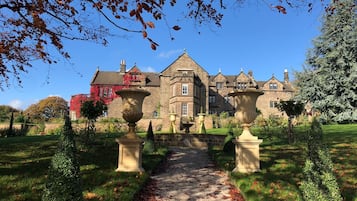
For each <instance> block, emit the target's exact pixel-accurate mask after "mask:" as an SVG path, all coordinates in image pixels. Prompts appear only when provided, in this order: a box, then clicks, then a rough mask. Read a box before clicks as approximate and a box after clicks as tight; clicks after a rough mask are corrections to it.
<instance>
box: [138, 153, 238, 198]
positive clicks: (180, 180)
mask: <svg viewBox="0 0 357 201" xmlns="http://www.w3.org/2000/svg"><path fill="white" fill-rule="evenodd" d="M170 150H171V151H172V154H171V155H170V157H169V158H168V161H167V163H166V164H165V168H164V170H163V171H161V172H160V173H158V174H156V175H154V176H152V177H151V182H150V184H149V186H148V189H146V190H145V192H146V195H145V192H144V194H143V195H142V196H141V197H142V198H143V197H145V199H142V200H147V201H200V200H202V201H216V200H223V201H224V200H227V201H231V200H234V201H242V200H244V199H243V198H242V196H241V195H240V194H239V191H237V189H236V188H234V187H233V185H231V184H230V183H229V181H228V179H229V178H228V176H227V175H226V174H225V173H224V172H222V171H219V170H217V169H216V168H215V166H214V164H213V163H212V161H211V160H210V159H209V156H208V154H207V150H202V149H193V148H187V147H180V148H178V147H173V148H171V149H170Z"/></svg>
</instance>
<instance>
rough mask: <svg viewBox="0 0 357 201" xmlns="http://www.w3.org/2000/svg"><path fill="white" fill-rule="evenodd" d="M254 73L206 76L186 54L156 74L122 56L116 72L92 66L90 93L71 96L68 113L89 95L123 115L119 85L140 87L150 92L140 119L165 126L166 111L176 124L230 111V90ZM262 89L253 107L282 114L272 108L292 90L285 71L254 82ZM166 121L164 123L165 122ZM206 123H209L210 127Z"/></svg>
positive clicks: (265, 113) (110, 114)
mask: <svg viewBox="0 0 357 201" xmlns="http://www.w3.org/2000/svg"><path fill="white" fill-rule="evenodd" d="M252 77H253V73H252V72H251V71H250V72H248V74H245V73H244V72H240V73H239V74H238V75H223V74H222V73H221V72H218V74H216V75H209V74H208V72H207V71H206V70H205V69H204V68H203V67H202V66H200V65H199V64H198V63H196V62H195V61H194V60H193V59H192V58H191V57H190V56H189V55H188V53H187V52H184V53H183V54H181V55H180V56H179V57H178V58H177V59H176V60H175V61H173V62H172V63H171V64H170V65H169V66H167V67H166V68H165V69H164V70H162V71H161V72H160V73H154V72H142V71H141V70H140V69H139V68H138V67H137V66H136V65H134V66H133V67H132V68H130V69H129V70H127V69H126V64H125V61H124V60H122V61H121V63H120V68H119V70H118V71H110V72H108V71H100V70H99V69H97V70H96V72H95V73H94V76H93V78H92V81H91V83H90V95H87V94H77V95H73V96H72V98H71V100H70V115H71V118H72V119H73V120H75V119H77V118H79V117H80V105H81V103H82V102H83V101H85V100H87V99H92V100H102V101H104V102H105V103H106V104H107V106H108V111H107V112H106V115H107V116H108V117H117V118H121V98H120V97H119V96H118V95H117V94H116V93H115V91H118V90H120V89H122V88H129V87H140V88H142V89H145V90H147V91H149V92H150V93H151V95H150V96H147V97H146V98H145V100H144V103H143V113H144V115H143V119H150V120H153V121H155V120H156V123H157V124H160V123H161V125H162V127H165V128H166V127H168V125H169V120H168V119H169V114H170V113H176V114H177V122H178V121H180V119H182V118H190V119H194V118H195V117H197V114H198V113H200V112H204V113H206V114H220V113H222V112H227V113H228V114H230V115H233V114H234V112H235V105H234V104H235V103H234V101H233V97H230V96H228V93H229V92H230V91H232V90H234V89H244V88H246V87H247V85H248V83H249V81H250V78H252ZM255 82H256V83H257V84H258V87H259V88H260V89H262V90H263V91H264V95H261V96H260V97H259V98H258V100H257V108H258V109H259V110H260V111H261V113H262V115H263V116H264V117H269V116H270V115H276V116H281V115H284V114H283V113H282V112H280V111H279V110H278V109H277V108H276V104H277V103H278V102H279V101H280V100H288V99H290V98H291V97H292V96H293V95H294V92H295V89H294V87H293V85H292V84H291V83H290V81H289V75H288V72H287V70H285V71H284V80H283V81H279V80H277V79H276V78H275V77H274V76H272V77H271V78H270V79H269V80H267V81H255ZM166 120H167V121H166ZM208 127H209V126H208Z"/></svg>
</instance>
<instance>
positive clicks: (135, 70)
mask: <svg viewBox="0 0 357 201" xmlns="http://www.w3.org/2000/svg"><path fill="white" fill-rule="evenodd" d="M131 72H132V73H133V72H134V73H141V70H140V69H139V67H137V66H136V65H134V66H133V67H131V69H130V70H128V73H131Z"/></svg>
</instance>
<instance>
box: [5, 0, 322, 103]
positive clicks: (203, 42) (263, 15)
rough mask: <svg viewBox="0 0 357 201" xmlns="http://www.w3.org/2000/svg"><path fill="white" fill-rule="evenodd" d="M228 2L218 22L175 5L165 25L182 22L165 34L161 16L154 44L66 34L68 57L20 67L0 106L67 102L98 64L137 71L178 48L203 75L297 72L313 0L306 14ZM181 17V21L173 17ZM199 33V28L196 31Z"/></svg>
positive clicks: (158, 66) (161, 64) (127, 37)
mask: <svg viewBox="0 0 357 201" xmlns="http://www.w3.org/2000/svg"><path fill="white" fill-rule="evenodd" d="M252 2H255V3H246V4H244V5H242V6H241V7H239V6H233V8H229V9H227V10H226V11H225V12H224V18H223V21H222V27H221V28H217V27H216V26H214V25H208V26H196V25H195V23H194V22H193V21H192V20H188V19H184V18H182V17H180V13H181V11H180V9H179V7H178V8H175V9H176V10H174V11H172V12H171V11H170V13H173V16H174V17H175V18H168V21H169V23H170V26H171V25H172V26H173V25H176V24H178V25H180V26H181V27H182V29H181V30H180V31H178V32H171V34H172V35H173V36H174V37H175V40H171V39H170V34H169V30H168V28H167V26H166V25H165V23H163V22H160V23H159V24H158V23H156V28H155V29H153V30H151V31H150V32H149V35H150V36H151V37H152V38H153V39H154V40H155V41H156V42H157V43H159V47H158V49H157V50H156V51H153V50H151V48H150V45H149V43H148V42H147V41H146V40H144V39H142V36H141V35H140V34H137V35H136V34H129V33H124V32H120V33H119V36H117V37H111V38H109V45H108V46H106V47H103V46H101V45H100V44H95V43H91V42H80V41H65V48H66V50H67V51H68V52H69V53H70V55H71V57H72V58H71V60H70V61H67V60H61V61H60V62H59V63H58V64H56V65H48V64H43V63H41V62H36V63H34V66H33V68H31V69H29V72H28V73H27V74H22V75H21V78H22V82H23V87H19V86H17V84H16V81H15V80H10V84H11V86H10V87H9V88H5V90H4V91H0V94H1V95H0V97H1V99H0V105H11V106H13V107H15V108H19V109H26V108H27V107H28V106H29V105H30V104H33V103H36V102H38V101H39V100H41V99H44V98H46V97H48V96H53V95H56V96H61V97H63V98H64V99H65V100H67V101H69V100H70V98H71V95H74V94H80V93H89V89H90V81H91V79H92V77H93V74H94V72H95V70H96V68H97V67H99V69H100V70H103V71H116V70H118V69H119V65H120V60H122V59H124V60H126V63H127V68H130V67H132V66H133V65H134V64H136V65H137V66H138V67H139V68H140V69H141V70H142V71H146V72H147V71H151V72H152V71H153V72H160V71H162V70H163V69H165V68H166V67H167V66H168V65H169V64H171V63H172V62H173V61H174V60H175V59H177V57H178V56H179V55H181V54H182V53H183V52H184V50H186V51H187V52H188V54H189V55H190V56H191V57H192V58H193V59H194V60H195V61H196V62H197V63H198V64H200V65H201V66H202V67H203V68H205V69H206V70H207V71H208V73H209V74H211V75H215V74H217V73H218V72H219V70H221V72H222V73H223V74H225V75H237V74H239V72H240V71H241V69H243V71H244V72H246V73H247V72H248V71H249V70H252V71H253V75H254V77H255V79H256V80H268V79H270V78H271V76H272V75H273V74H274V75H275V77H277V78H278V79H279V80H282V79H283V71H284V69H287V70H288V71H289V73H290V78H291V79H293V75H292V72H293V71H300V70H301V69H302V65H303V64H304V61H305V57H306V52H307V50H308V48H311V47H312V40H313V39H314V38H315V37H316V36H317V35H318V34H319V27H320V25H321V20H320V18H321V15H322V13H323V10H322V9H321V8H319V7H317V8H315V9H314V10H313V12H311V13H308V12H307V11H306V9H304V8H301V9H296V10H288V14H286V15H283V14H280V13H278V12H276V11H273V10H271V9H270V8H269V7H268V6H267V5H266V4H264V3H259V2H263V1H252ZM176 19H180V20H176ZM198 32H200V34H199V33H198Z"/></svg>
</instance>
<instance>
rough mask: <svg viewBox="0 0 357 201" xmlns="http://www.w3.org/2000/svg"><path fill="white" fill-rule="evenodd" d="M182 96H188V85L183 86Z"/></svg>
mask: <svg viewBox="0 0 357 201" xmlns="http://www.w3.org/2000/svg"><path fill="white" fill-rule="evenodd" d="M182 95H188V85H187V84H182Z"/></svg>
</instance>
